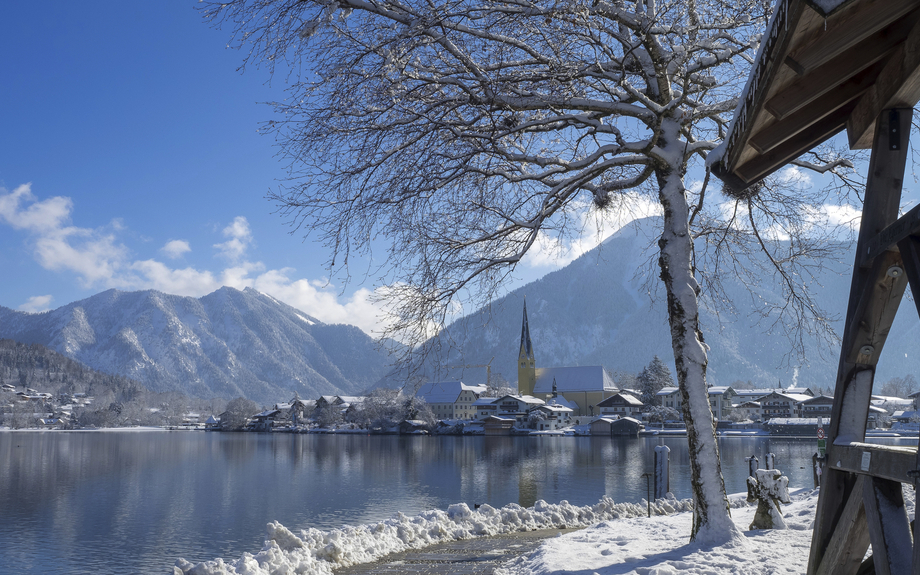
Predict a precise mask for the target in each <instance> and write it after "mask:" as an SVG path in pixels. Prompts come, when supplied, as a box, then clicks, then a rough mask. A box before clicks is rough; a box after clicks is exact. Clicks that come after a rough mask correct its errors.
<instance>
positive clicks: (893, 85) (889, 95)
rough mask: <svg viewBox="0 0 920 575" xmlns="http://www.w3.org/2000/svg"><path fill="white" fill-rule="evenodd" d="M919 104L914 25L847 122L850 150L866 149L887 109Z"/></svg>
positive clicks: (918, 32) (919, 59)
mask: <svg viewBox="0 0 920 575" xmlns="http://www.w3.org/2000/svg"><path fill="white" fill-rule="evenodd" d="M918 100H920V24H915V25H914V26H913V27H912V29H911V31H910V33H909V34H908V36H907V38H906V39H905V40H904V42H903V44H901V46H899V47H898V49H897V50H896V51H895V53H894V54H893V55H892V56H891V58H890V59H889V60H888V62H887V63H886V64H885V67H884V68H883V69H882V71H881V73H880V74H879V76H878V80H877V81H876V83H875V85H874V86H873V87H872V89H870V90H868V91H867V92H866V93H865V94H864V95H863V96H862V98H861V99H860V102H859V104H858V105H857V106H856V109H855V110H853V115H852V116H851V118H850V120H849V121H848V122H847V137H848V138H849V142H850V147H851V148H853V149H865V148H868V147H869V145H870V144H871V141H872V134H873V132H874V123H875V119H876V118H877V117H878V115H879V113H880V112H881V111H882V110H884V109H886V108H913V107H914V105H915V104H916V103H917V102H918Z"/></svg>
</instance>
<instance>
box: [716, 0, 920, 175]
mask: <svg viewBox="0 0 920 575" xmlns="http://www.w3.org/2000/svg"><path fill="white" fill-rule="evenodd" d="M918 43H920V3H918V2H917V1H916V0H849V1H841V0H811V1H806V0H779V1H778V2H777V3H776V9H775V12H774V14H773V17H772V19H771V20H770V24H769V25H768V27H767V30H766V33H765V34H764V36H763V40H762V43H761V48H760V51H759V53H758V55H757V58H756V60H755V63H754V65H753V66H752V68H751V73H750V76H749V78H748V83H747V86H746V87H745V89H744V92H743V93H742V94H741V97H740V101H739V103H738V107H737V108H736V109H735V114H734V118H733V120H732V125H731V127H730V129H729V132H728V136H727V137H726V139H725V141H724V143H723V144H722V146H720V147H719V148H718V149H716V150H715V151H714V152H713V154H711V156H710V158H709V160H708V162H709V163H710V165H711V166H712V170H713V173H714V174H716V175H717V176H718V177H719V178H721V179H722V180H723V181H724V182H725V184H726V186H727V187H729V188H731V189H734V190H737V191H740V190H744V189H746V188H748V187H750V186H751V185H753V184H755V183H757V182H759V181H760V180H762V179H763V178H765V177H766V176H768V175H770V174H771V173H773V172H774V171H776V170H778V169H780V168H782V167H783V166H784V165H786V164H787V163H788V162H790V161H792V160H794V159H795V158H797V157H798V156H800V155H801V154H803V153H805V152H807V151H808V150H810V149H811V148H813V147H815V146H817V145H819V144H821V143H822V142H824V141H825V140H827V139H829V138H831V137H832V136H834V135H835V134H837V133H839V132H841V131H843V130H844V129H846V131H847V136H848V139H849V144H850V147H851V148H869V147H870V146H871V144H872V139H873V135H874V131H875V123H876V118H878V116H879V114H880V113H881V111H882V110H886V109H891V108H911V107H913V106H914V104H916V103H917V101H918V100H920V50H918V49H917V46H918ZM909 128H910V126H903V129H904V131H905V132H906V131H907V130H909Z"/></svg>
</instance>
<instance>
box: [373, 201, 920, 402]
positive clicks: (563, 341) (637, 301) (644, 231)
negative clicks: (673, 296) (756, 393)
mask: <svg viewBox="0 0 920 575" xmlns="http://www.w3.org/2000/svg"><path fill="white" fill-rule="evenodd" d="M659 233H660V232H659V231H658V223H657V221H656V220H654V219H650V220H643V221H638V222H636V223H634V224H633V225H631V226H627V227H626V228H624V229H622V230H620V231H619V232H618V233H616V234H614V235H613V236H612V237H611V238H609V239H608V240H607V241H605V242H604V243H603V244H602V245H601V246H599V247H597V248H595V249H594V250H592V251H590V252H588V253H586V254H585V255H583V256H582V257H580V258H578V259H577V260H575V261H574V262H572V263H571V264H569V265H568V266H566V267H565V268H563V269H560V270H558V271H555V272H553V273H550V274H548V275H546V276H544V277H543V278H542V279H540V280H537V281H535V282H532V283H530V284H528V285H526V286H524V287H522V288H519V289H516V290H514V291H513V292H511V293H509V294H508V295H507V296H506V297H504V298H501V299H500V300H497V301H495V302H494V303H493V304H492V305H491V306H489V307H488V308H487V309H483V310H480V311H479V312H477V313H474V314H471V315H470V316H468V317H466V318H464V319H462V320H460V321H458V322H455V323H454V324H452V325H451V326H450V327H449V329H448V330H447V333H445V334H443V335H442V336H441V337H440V339H439V341H440V342H441V343H442V345H441V350H440V352H439V353H436V354H434V355H433V359H432V361H431V362H429V366H428V368H427V369H426V370H425V375H424V376H423V378H430V379H457V378H461V379H463V380H464V381H465V382H467V383H471V384H476V383H484V382H485V375H486V370H485V369H483V368H468V369H466V370H459V369H452V370H446V369H441V370H440V372H438V371H437V370H436V369H435V368H434V367H432V364H437V365H440V366H448V365H477V364H486V363H488V362H489V361H490V360H491V361H492V363H491V368H492V373H493V374H496V373H501V374H502V375H503V376H504V377H505V378H506V379H507V380H508V381H510V382H512V383H514V382H516V381H517V368H516V359H517V354H518V350H519V346H520V337H521V316H522V310H523V304H524V298H525V297H526V300H527V311H528V316H529V322H530V333H531V336H532V340H533V345H534V351H535V354H536V360H537V367H558V366H579V365H603V366H605V367H606V368H608V369H609V370H611V371H614V372H616V371H625V372H631V373H638V372H639V371H640V370H641V369H642V368H643V367H644V366H645V365H646V364H648V363H649V362H650V361H651V360H652V358H653V357H654V356H655V355H656V354H657V355H658V356H660V357H661V358H662V359H664V360H665V361H667V362H668V363H669V364H670V367H671V368H672V369H673V352H672V350H671V341H670V335H669V328H668V325H667V319H666V318H667V311H666V306H665V295H664V290H663V288H662V287H661V285H660V280H659V279H658V277H657V274H658V269H657V245H656V244H655V242H656V240H657V237H658V234H659ZM841 248H842V249H843V250H844V252H845V253H844V255H842V256H841V258H840V260H841V261H842V262H846V264H832V265H830V266H829V267H828V269H825V270H823V271H822V272H821V273H820V275H819V276H818V281H817V282H816V284H815V287H814V290H815V293H816V297H817V300H818V302H819V304H820V306H821V307H822V308H823V309H825V310H826V311H828V312H829V313H830V314H831V315H832V316H838V317H840V318H841V319H840V320H838V321H836V322H835V323H834V326H835V329H836V330H837V332H838V334H839V333H842V327H841V326H842V323H843V322H842V317H843V316H844V315H845V312H846V301H847V296H848V293H849V286H850V271H849V269H850V264H849V262H852V261H853V254H852V249H853V247H852V246H851V245H849V244H846V245H842V246H841ZM847 250H848V251H847ZM743 263H744V262H742V265H743ZM724 285H725V291H726V292H727V294H728V300H729V301H730V302H731V303H732V305H733V306H734V308H735V311H734V313H731V312H729V311H728V305H727V304H726V303H725V302H722V303H721V304H719V305H718V309H716V308H715V307H711V308H707V309H704V310H703V313H702V318H701V320H702V324H703V329H704V337H705V340H706V343H707V344H708V345H709V347H710V364H709V371H708V375H709V381H710V383H712V384H715V385H729V384H731V383H733V382H735V381H737V380H742V381H748V380H750V381H752V382H753V383H754V384H755V385H756V386H758V387H766V386H775V385H776V384H777V383H780V382H781V384H782V385H783V386H789V385H790V384H791V383H793V382H796V383H797V384H798V385H808V386H820V387H830V388H833V387H834V381H835V377H836V372H837V362H838V356H839V347H833V348H831V347H828V345H827V344H822V343H821V342H820V341H819V340H818V339H816V338H808V339H806V345H807V349H808V353H807V358H806V362H805V363H801V364H800V362H799V361H798V359H797V358H796V357H795V356H791V357H790V355H789V354H790V350H791V344H790V341H789V340H788V338H787V337H786V336H785V334H784V333H781V332H779V331H777V330H776V328H774V327H773V325H772V324H773V320H772V319H771V318H767V319H765V320H761V321H759V323H758V321H756V318H757V317H758V314H757V313H756V311H757V310H758V307H759V306H763V302H764V301H772V302H776V301H779V299H780V296H779V295H778V294H779V293H780V292H778V291H777V290H775V289H774V288H775V286H774V284H773V282H772V280H771V279H770V278H765V279H764V280H763V281H762V282H758V284H757V285H754V286H751V287H750V289H748V287H747V286H745V285H743V284H742V283H741V281H739V279H738V278H737V277H730V276H729V277H726V278H725V280H724ZM915 310H916V308H915V306H914V305H913V302H912V301H909V300H907V299H905V301H904V302H903V303H902V306H901V309H900V311H899V313H898V318H897V320H896V321H895V324H894V326H893V328H892V331H891V335H890V336H889V339H888V342H887V344H886V346H885V350H884V354H883V357H882V359H881V362H880V366H879V371H878V377H877V381H885V380H887V379H889V378H891V377H895V376H902V375H905V374H907V373H917V372H918V371H920V363H918V362H920V358H918V357H917V356H916V354H911V353H910V352H911V351H913V350H915V349H916V346H917V344H918V343H920V322H918V319H917V314H916V311H915ZM448 342H451V343H448ZM909 356H910V357H909ZM493 357H494V359H492V358H493ZM388 384H389V383H388Z"/></svg>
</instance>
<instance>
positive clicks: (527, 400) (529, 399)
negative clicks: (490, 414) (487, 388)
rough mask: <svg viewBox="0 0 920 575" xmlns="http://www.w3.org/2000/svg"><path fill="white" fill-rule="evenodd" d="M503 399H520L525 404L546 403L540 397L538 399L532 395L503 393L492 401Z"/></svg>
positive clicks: (496, 401)
mask: <svg viewBox="0 0 920 575" xmlns="http://www.w3.org/2000/svg"><path fill="white" fill-rule="evenodd" d="M505 399H514V400H517V401H520V402H521V403H526V404H527V405H544V404H546V402H545V401H543V400H542V399H538V398H536V397H534V396H532V395H503V396H502V397H499V398H498V399H496V400H495V401H494V402H493V403H498V402H499V401H502V400H505Z"/></svg>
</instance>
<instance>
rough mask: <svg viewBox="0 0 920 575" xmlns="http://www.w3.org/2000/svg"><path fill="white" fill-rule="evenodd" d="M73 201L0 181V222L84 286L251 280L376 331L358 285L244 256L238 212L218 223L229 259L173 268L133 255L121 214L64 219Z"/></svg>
mask: <svg viewBox="0 0 920 575" xmlns="http://www.w3.org/2000/svg"><path fill="white" fill-rule="evenodd" d="M72 210H73V202H72V200H71V199H70V198H65V197H55V198H50V199H47V200H39V199H38V198H36V197H35V196H34V195H33V194H32V193H31V187H30V185H29V184H26V185H23V186H20V187H18V188H16V189H15V190H14V191H12V192H9V191H7V190H6V189H4V188H2V187H0V223H3V224H6V225H8V226H10V227H12V228H13V229H16V230H22V231H26V232H28V233H29V234H30V235H31V236H32V239H31V245H32V246H33V250H34V257H35V260H36V261H37V262H38V263H39V265H41V266H42V267H43V268H45V269H49V270H53V271H58V272H70V273H73V274H75V275H76V277H77V278H78V280H79V281H80V283H82V284H83V285H84V286H85V287H88V288H118V289H124V290H142V289H155V290H159V291H163V292H166V293H171V294H176V295H183V296H190V297H201V296H203V295H206V294H208V293H211V292H213V291H215V290H217V289H219V288H220V287H222V286H230V287H234V288H237V289H245V288H247V287H251V288H255V289H257V290H259V291H261V292H264V293H267V294H269V295H271V296H273V297H275V298H276V299H279V300H281V301H283V302H285V303H287V304H288V305H291V306H293V307H295V308H297V309H300V310H301V311H303V312H305V313H307V314H309V315H311V316H313V317H315V318H317V319H319V320H320V321H323V322H326V323H346V324H351V325H355V326H357V327H359V328H361V329H362V330H364V331H365V332H366V333H369V334H371V335H375V334H379V333H380V327H381V322H382V321H384V320H383V319H382V318H383V317H384V315H383V313H382V308H381V307H380V306H379V305H378V304H376V303H374V302H373V301H372V296H373V292H372V291H370V290H368V289H359V290H357V291H356V292H354V293H353V294H351V295H350V296H347V297H346V296H343V295H342V294H341V293H339V290H338V288H336V287H335V286H332V285H330V284H329V282H328V281H326V280H325V279H306V278H296V277H294V270H293V269H290V268H284V269H280V270H279V269H275V270H268V269H266V266H265V265H264V264H263V263H261V262H252V261H247V260H246V259H245V256H246V252H247V251H248V249H249V247H250V246H251V245H252V243H253V235H252V230H251V229H250V226H249V222H248V221H247V220H246V218H245V217H242V216H239V217H236V218H234V220H233V221H232V222H231V223H230V224H229V225H227V226H226V227H225V228H224V229H223V230H222V235H223V237H224V238H226V241H225V242H223V243H218V244H215V246H214V247H216V248H217V249H218V256H221V257H223V258H226V259H227V260H229V262H230V265H228V266H225V267H223V268H222V269H218V270H216V271H211V270H202V269H196V268H194V267H185V268H173V267H170V266H169V265H167V264H166V263H164V262H162V261H158V260H156V259H144V260H141V259H132V254H131V251H130V250H129V249H128V247H127V246H125V245H124V244H123V243H121V242H120V241H119V240H118V238H117V236H116V234H117V233H118V232H120V231H124V230H125V226H124V224H123V223H122V222H121V220H113V222H112V223H111V224H110V225H109V226H107V228H106V229H90V228H79V227H76V226H73V225H70V218H71V212H72ZM189 251H191V248H190V246H189V244H188V242H187V241H184V240H170V241H169V242H167V243H166V244H165V245H164V246H163V247H162V248H160V253H162V254H164V255H165V256H166V257H168V258H176V257H180V256H181V255H183V254H185V253H188V252H189ZM51 301H52V296H50V295H47V296H36V297H33V298H30V299H29V301H28V302H26V303H25V304H23V305H22V306H20V308H19V309H21V310H23V311H44V310H45V309H48V305H49V304H50V302H51Z"/></svg>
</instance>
